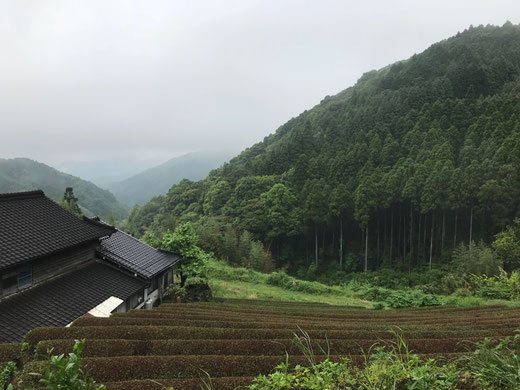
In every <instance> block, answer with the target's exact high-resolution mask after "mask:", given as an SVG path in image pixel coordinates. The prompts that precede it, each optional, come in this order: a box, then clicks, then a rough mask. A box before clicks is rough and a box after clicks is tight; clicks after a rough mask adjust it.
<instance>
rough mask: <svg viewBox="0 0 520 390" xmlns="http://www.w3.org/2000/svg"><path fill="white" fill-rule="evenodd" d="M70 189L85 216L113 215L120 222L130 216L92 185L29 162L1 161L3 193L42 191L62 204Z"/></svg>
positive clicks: (21, 160) (0, 186) (1, 190)
mask: <svg viewBox="0 0 520 390" xmlns="http://www.w3.org/2000/svg"><path fill="white" fill-rule="evenodd" d="M67 187H73V188H74V193H75V194H76V196H77V197H78V203H79V205H80V206H81V208H82V210H83V213H85V214H86V215H89V216H92V215H100V216H105V217H107V216H109V215H110V213H113V215H114V216H115V218H116V219H117V220H118V221H122V220H123V219H124V218H125V217H126V216H127V214H128V208H127V207H126V206H124V205H122V204H121V203H119V202H118V201H117V199H116V198H115V197H114V195H112V194H111V193H110V192H108V191H106V190H103V189H101V188H99V187H97V186H96V185H94V184H92V183H91V182H88V181H85V180H81V179H80V178H77V177H75V176H71V175H68V174H66V173H63V172H60V171H57V170H56V169H54V168H51V167H49V166H48V165H45V164H42V163H39V162H36V161H33V160H29V159H26V158H14V159H8V160H4V159H0V193H3V192H19V191H28V190H43V191H44V192H45V195H47V196H48V197H49V198H51V199H56V200H58V199H60V200H61V198H62V196H63V193H64V191H65V188H67Z"/></svg>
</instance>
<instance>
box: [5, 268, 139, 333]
mask: <svg viewBox="0 0 520 390" xmlns="http://www.w3.org/2000/svg"><path fill="white" fill-rule="evenodd" d="M143 287H144V282H142V281H139V280H138V279H136V278H132V277H131V276H128V275H125V274H123V273H121V272H120V271H118V270H116V269H113V268H111V267H110V266H107V265H103V264H101V263H97V262H92V263H91V264H89V265H87V266H86V267H83V268H81V269H79V270H77V271H74V272H71V273H68V274H65V275H64V276H62V277H59V278H56V279H54V280H52V281H49V282H46V283H43V284H41V285H38V286H35V287H33V288H31V289H29V290H27V291H25V292H21V293H19V294H16V295H14V296H13V297H11V298H8V299H6V300H5V301H3V302H0V342H18V341H21V340H22V338H23V336H25V334H26V333H27V332H28V331H29V330H31V329H33V328H36V327H39V326H65V325H68V324H70V323H71V322H72V321H73V320H75V319H76V318H78V317H80V316H82V315H84V314H85V313H87V312H88V311H89V310H90V309H92V308H94V307H95V306H97V305H99V304H100V303H101V302H103V301H105V300H106V299H107V298H109V297H111V296H114V297H117V298H120V299H122V300H126V299H127V298H129V297H130V296H132V295H133V294H134V293H135V292H137V291H139V290H140V289H142V288H143Z"/></svg>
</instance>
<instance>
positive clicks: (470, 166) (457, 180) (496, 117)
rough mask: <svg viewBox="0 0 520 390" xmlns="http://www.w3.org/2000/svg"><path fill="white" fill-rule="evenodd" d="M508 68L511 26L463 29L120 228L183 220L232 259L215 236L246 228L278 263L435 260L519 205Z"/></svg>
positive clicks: (516, 64)
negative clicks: (188, 222) (189, 222)
mask: <svg viewBox="0 0 520 390" xmlns="http://www.w3.org/2000/svg"><path fill="white" fill-rule="evenodd" d="M519 75H520V26H514V25H511V24H510V23H506V24H505V25H504V26H502V27H495V26H485V27H484V26H480V27H477V28H474V27H471V28H469V29H468V30H466V31H464V32H462V33H459V34H457V35H456V36H454V37H452V38H450V39H447V40H445V41H442V42H439V43H437V44H434V45H432V46H431V47H430V48H428V49H427V50H426V51H424V52H423V53H421V54H418V55H414V56H413V57H411V58H410V59H408V60H405V61H401V62H398V63H395V64H393V65H390V66H387V67H385V68H383V69H381V70H378V71H371V72H368V73H366V74H364V75H363V76H362V77H361V78H360V79H359V81H358V82H357V84H356V85H355V86H354V87H351V88H348V89H346V90H345V91H343V92H341V93H339V94H337V95H336V96H328V97H326V98H325V99H323V100H322V102H321V103H320V104H319V105H317V106H315V107H314V108H312V109H311V110H309V111H305V112H304V113H302V114H301V115H299V116H298V117H296V118H293V119H291V120H290V121H288V122H287V123H286V124H284V125H283V126H281V127H280V128H279V129H278V130H277V131H276V132H275V133H274V134H271V135H269V136H268V137H266V138H265V139H264V140H263V142H260V143H258V144H256V145H253V146H252V147H250V148H248V149H247V150H245V151H244V152H242V153H241V154H240V155H239V156H237V157H236V158H234V159H232V160H231V161H230V163H228V164H225V165H224V166H223V167H221V168H219V169H217V170H214V171H212V172H211V173H210V175H209V176H208V177H207V178H206V179H205V180H202V181H198V182H192V181H189V180H183V181H181V182H180V183H179V184H178V185H174V186H172V187H171V189H170V190H169V192H168V194H167V195H165V196H161V197H156V198H154V199H152V200H151V201H150V202H149V203H147V204H145V205H143V206H142V207H136V208H134V209H133V210H132V212H131V215H130V217H129V220H128V223H127V224H126V229H127V230H128V231H130V232H131V233H132V234H134V235H137V236H141V235H142V234H144V233H145V232H146V231H152V232H153V234H156V235H160V234H162V232H164V231H166V230H168V229H173V228H174V227H175V226H177V225H178V224H180V223H183V222H186V221H191V222H193V223H194V226H195V228H196V230H197V231H198V232H199V234H200V236H201V238H202V237H204V239H202V240H201V245H202V246H203V247H204V249H207V250H210V251H213V252H214V253H215V254H216V255H217V256H218V257H224V258H228V261H229V262H230V263H231V264H243V261H242V260H241V259H242V257H241V256H237V255H232V254H231V253H232V252H231V251H230V248H231V249H233V250H235V249H236V248H237V245H235V246H233V245H231V246H229V245H228V246H226V245H223V241H224V240H223V239H222V237H223V236H224V237H225V236H226V235H227V236H231V234H230V233H226V232H235V236H236V237H242V234H243V233H244V232H248V233H247V234H249V235H250V237H251V239H252V240H260V241H261V242H262V243H263V244H264V246H265V250H266V253H267V255H268V256H271V257H272V258H273V259H274V261H275V263H276V266H278V267H285V268H286V269H287V270H288V271H289V272H292V273H296V272H297V271H298V270H301V269H302V267H303V268H304V269H307V268H308V267H309V265H310V264H311V263H314V264H315V267H316V269H315V271H316V270H317V271H319V272H322V271H323V270H324V269H326V270H331V269H337V270H339V269H343V270H346V271H348V272H352V271H362V270H371V269H377V268H380V267H382V266H386V267H392V268H394V269H401V270H406V271H410V270H423V269H425V268H428V267H432V265H433V267H434V268H435V267H439V264H447V263H448V262H449V260H450V259H451V252H452V251H453V249H454V248H456V247H457V246H458V245H459V244H460V243H464V244H465V245H466V246H468V244H469V251H470V253H471V254H472V253H473V252H472V250H473V249H474V248H472V245H473V244H471V243H472V242H480V241H481V240H482V241H483V242H484V243H487V244H489V243H491V242H492V241H493V240H494V237H495V235H496V234H497V233H499V232H501V231H502V230H503V229H504V228H506V227H507V226H508V225H511V223H512V221H513V220H514V219H515V217H518V216H519V210H520V208H519V206H520V117H519V112H520V99H519V95H520V78H519ZM506 232H509V230H507V231H506ZM501 237H502V238H504V236H501ZM228 241H229V240H228ZM238 241H239V240H238ZM238 247H239V245H238ZM502 247H503V246H502ZM480 252H482V255H483V256H484V258H486V259H487V260H489V261H488V265H489V266H490V267H492V268H493V269H495V270H497V267H495V265H494V263H493V262H492V261H491V260H490V259H489V256H490V253H484V251H483V250H482V247H480ZM508 256H509V255H507V254H502V255H501V259H503V263H504V266H505V267H506V270H508V271H510V270H511V269H512V268H511V267H513V266H516V263H515V262H516V261H517V259H518V257H517V255H514V256H513V257H514V258H509V257H508ZM487 260H486V261H487ZM466 266H467V267H468V268H467V271H468V272H470V269H471V267H473V265H472V264H471V262H467V264H466Z"/></svg>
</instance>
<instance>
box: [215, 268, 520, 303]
mask: <svg viewBox="0 0 520 390" xmlns="http://www.w3.org/2000/svg"><path fill="white" fill-rule="evenodd" d="M208 276H209V284H210V287H211V289H212V292H213V296H214V297H215V298H223V299H225V298H237V299H261V300H273V301H290V302H316V303H326V304H329V305H340V306H341V305H343V306H359V307H366V308H373V307H374V304H375V303H376V302H378V303H379V305H380V306H381V307H389V306H390V307H392V305H391V304H389V303H388V301H385V299H387V298H386V297H388V296H389V295H391V294H394V295H395V294H397V295H402V296H407V295H408V296H410V295H411V296H416V297H415V298H414V299H416V300H418V301H421V299H422V297H424V295H425V294H424V293H422V292H421V291H419V290H417V289H415V290H414V289H407V290H392V289H387V288H383V287H374V286H371V285H370V284H368V283H359V282H351V283H349V284H346V285H342V286H329V285H325V284H322V283H319V282H309V281H305V280H299V279H296V278H293V277H291V276H287V275H285V274H284V273H283V272H274V273H272V274H264V273H261V272H257V271H253V270H250V269H246V268H242V267H238V268H234V267H231V266H228V265H226V264H224V263H222V262H218V261H209V262H208ZM428 295H429V296H430V297H431V296H433V295H432V294H428ZM435 298H436V300H437V301H438V303H440V304H443V305H453V306H481V305H506V306H520V300H512V301H508V300H503V299H488V298H482V297H477V296H473V295H471V296H461V295H458V294H456V293H455V294H452V295H448V296H443V295H435Z"/></svg>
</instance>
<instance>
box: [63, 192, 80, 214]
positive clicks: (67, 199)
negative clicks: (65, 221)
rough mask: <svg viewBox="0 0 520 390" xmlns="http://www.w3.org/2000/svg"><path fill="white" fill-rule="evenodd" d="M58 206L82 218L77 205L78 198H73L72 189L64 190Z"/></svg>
mask: <svg viewBox="0 0 520 390" xmlns="http://www.w3.org/2000/svg"><path fill="white" fill-rule="evenodd" d="M60 204H61V205H62V206H63V207H64V208H66V209H67V210H69V211H70V212H71V213H73V214H75V215H77V216H78V217H81V216H82V213H81V209H80V207H79V205H78V198H76V196H74V189H73V188H72V187H67V188H65V193H64V194H63V198H61V202H60Z"/></svg>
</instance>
